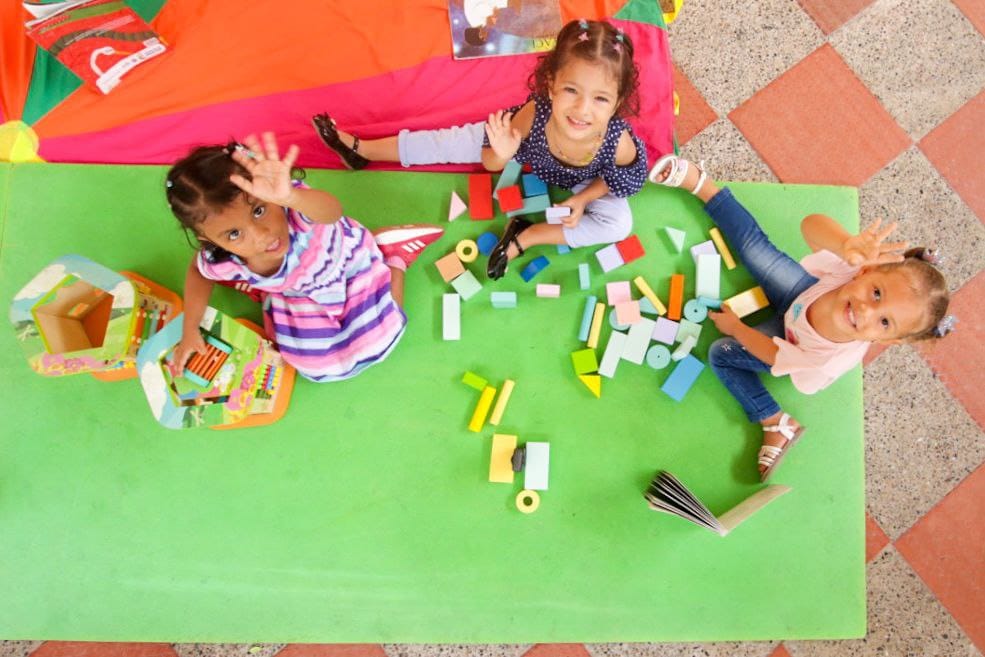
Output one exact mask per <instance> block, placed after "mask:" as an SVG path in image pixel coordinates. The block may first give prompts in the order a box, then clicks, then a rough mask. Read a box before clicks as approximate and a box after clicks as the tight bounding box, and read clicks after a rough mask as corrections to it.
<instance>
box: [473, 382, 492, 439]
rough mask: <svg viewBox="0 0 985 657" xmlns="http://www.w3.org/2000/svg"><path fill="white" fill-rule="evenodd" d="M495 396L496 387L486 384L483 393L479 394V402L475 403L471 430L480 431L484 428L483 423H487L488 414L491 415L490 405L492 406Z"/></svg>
mask: <svg viewBox="0 0 985 657" xmlns="http://www.w3.org/2000/svg"><path fill="white" fill-rule="evenodd" d="M495 396H496V389H495V388H493V387H492V386H486V388H485V389H484V390H483V391H482V394H481V395H479V403H478V404H476V405H475V411H474V412H473V413H472V421H471V422H469V431H475V432H479V431H481V430H482V425H483V424H485V423H486V416H487V415H489V407H490V406H492V401H493V397H495Z"/></svg>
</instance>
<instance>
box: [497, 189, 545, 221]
mask: <svg viewBox="0 0 985 657" xmlns="http://www.w3.org/2000/svg"><path fill="white" fill-rule="evenodd" d="M549 207H551V198H550V197H549V196H548V195H547V194H541V195H540V196H528V197H526V198H524V199H523V207H521V208H520V209H519V210H510V211H509V212H507V213H506V216H507V217H515V216H517V215H521V214H533V213H535V212H544V211H546V210H547V208H549Z"/></svg>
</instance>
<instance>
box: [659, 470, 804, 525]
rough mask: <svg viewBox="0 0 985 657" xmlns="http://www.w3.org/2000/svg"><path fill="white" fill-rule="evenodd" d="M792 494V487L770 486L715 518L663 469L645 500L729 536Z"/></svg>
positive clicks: (661, 510)
mask: <svg viewBox="0 0 985 657" xmlns="http://www.w3.org/2000/svg"><path fill="white" fill-rule="evenodd" d="M789 492H790V487H789V486H781V485H777V484H773V485H770V486H767V487H766V488H763V489H761V490H759V491H757V492H755V493H753V494H752V495H750V496H749V497H747V498H746V499H745V500H743V501H742V502H739V504H737V505H736V506H734V507H732V509H730V510H728V511H726V512H725V513H723V514H722V515H721V516H719V517H716V516H715V515H714V514H713V513H712V512H711V511H709V510H708V507H706V506H705V505H704V504H702V503H701V500H699V499H698V498H697V497H695V496H694V494H693V493H692V492H691V491H690V490H688V488H687V487H686V486H685V485H684V484H682V483H681V482H680V480H678V479H677V477H675V476H674V475H672V474H670V473H669V472H665V471H663V470H661V471H659V472H657V476H656V477H654V478H653V481H651V482H650V486H649V488H647V489H646V492H645V493H644V494H643V497H644V498H646V503H647V504H649V505H650V508H651V509H653V510H654V511H660V512H662V513H669V514H670V515H674V516H679V517H681V518H684V519H685V520H688V521H690V522H693V523H694V524H696V525H700V526H702V527H704V528H706V529H710V530H711V531H713V532H715V533H717V534H718V535H719V536H727V535H728V533H729V532H730V531H732V530H733V529H735V528H736V527H738V526H739V525H741V524H742V522H743V521H745V520H746V519H747V518H748V517H749V516H751V515H753V514H754V513H756V512H757V511H759V510H760V509H761V508H763V507H764V506H766V505H767V504H769V503H770V502H772V501H773V500H775V499H776V498H778V497H780V496H781V495H784V494H786V493H789Z"/></svg>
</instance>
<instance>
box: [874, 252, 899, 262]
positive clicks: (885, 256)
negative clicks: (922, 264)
mask: <svg viewBox="0 0 985 657" xmlns="http://www.w3.org/2000/svg"><path fill="white" fill-rule="evenodd" d="M904 260H906V257H905V256H904V255H903V254H902V253H881V254H879V257H878V258H876V264H879V265H884V264H887V263H891V262H903V261H904Z"/></svg>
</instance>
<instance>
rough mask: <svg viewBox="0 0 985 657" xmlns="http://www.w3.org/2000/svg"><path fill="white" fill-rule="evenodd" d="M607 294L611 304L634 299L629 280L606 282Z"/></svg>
mask: <svg viewBox="0 0 985 657" xmlns="http://www.w3.org/2000/svg"><path fill="white" fill-rule="evenodd" d="M605 296H606V298H607V299H608V301H609V305H610V306H615V305H618V304H620V303H625V302H627V301H632V300H633V291H632V290H631V289H630V287H629V281H614V282H612V283H606V284H605Z"/></svg>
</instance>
